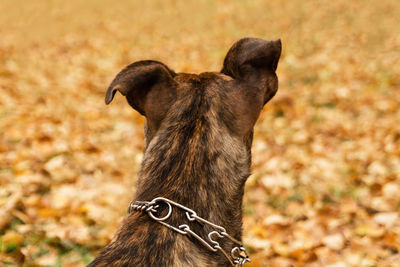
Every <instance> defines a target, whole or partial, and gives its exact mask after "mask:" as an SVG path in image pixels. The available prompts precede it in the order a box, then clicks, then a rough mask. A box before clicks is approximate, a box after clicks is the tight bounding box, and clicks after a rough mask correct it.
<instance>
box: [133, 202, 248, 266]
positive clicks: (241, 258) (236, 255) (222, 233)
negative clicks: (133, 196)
mask: <svg viewBox="0 0 400 267" xmlns="http://www.w3.org/2000/svg"><path fill="white" fill-rule="evenodd" d="M161 203H164V204H166V205H167V206H168V212H167V214H166V215H165V216H164V217H157V216H155V215H154V213H156V212H157V209H158V208H159V206H160V205H159V204H161ZM172 206H175V207H177V208H179V209H181V210H184V211H185V214H186V217H187V218H188V220H189V221H197V222H199V223H204V224H208V225H210V226H211V227H212V228H214V230H213V231H211V232H209V233H208V235H207V238H208V240H205V239H203V238H202V237H200V236H199V235H198V234H196V233H195V232H193V231H192V230H191V229H190V227H189V226H188V225H187V224H181V225H179V226H178V227H176V226H172V225H170V224H168V223H166V222H165V220H167V219H168V218H169V217H171V214H172ZM133 211H141V212H147V214H148V215H149V216H150V218H152V219H153V220H155V221H156V222H158V223H160V224H162V225H164V226H166V227H168V228H170V229H172V230H174V231H176V232H178V233H180V234H182V235H186V234H188V235H191V236H193V237H194V238H196V239H197V240H199V241H200V242H201V243H202V244H203V245H204V246H205V247H207V248H208V249H209V250H211V251H213V252H217V251H220V252H222V254H224V256H225V257H226V258H227V259H228V260H229V262H230V263H231V265H232V266H236V267H241V266H243V264H245V263H246V262H250V258H249V256H248V255H247V253H246V250H245V248H244V247H243V245H242V243H241V242H240V241H238V240H236V239H235V238H233V237H232V236H230V235H229V234H228V233H227V232H226V230H225V228H224V227H222V226H219V225H216V224H213V223H212V222H209V221H207V220H205V219H203V218H201V217H199V216H198V215H197V213H196V212H195V211H193V210H192V209H189V208H187V207H185V206H183V205H181V204H179V203H176V202H174V201H172V200H169V199H167V198H163V197H157V198H155V199H153V200H152V201H150V202H149V201H136V202H131V203H129V208H128V213H132V212H133ZM215 236H216V237H218V238H225V237H226V238H228V239H229V240H231V241H232V242H233V243H234V244H236V245H235V246H234V247H233V248H232V250H231V251H230V253H227V252H226V251H224V250H223V249H222V247H221V246H220V244H219V243H218V242H217V241H215V240H214V239H213V238H215Z"/></svg>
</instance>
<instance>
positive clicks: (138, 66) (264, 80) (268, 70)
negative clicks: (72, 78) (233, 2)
mask: <svg viewBox="0 0 400 267" xmlns="http://www.w3.org/2000/svg"><path fill="white" fill-rule="evenodd" d="M280 54H281V41H280V40H276V41H265V40H262V39H258V38H243V39H241V40H239V41H238V42H236V43H235V44H234V45H233V46H232V47H231V48H230V50H229V51H228V53H227V55H226V57H225V60H224V64H223V68H222V70H221V72H209V73H202V74H200V75H194V74H185V73H175V72H174V71H172V70H171V69H170V68H168V67H167V66H166V65H164V64H163V63H161V62H157V61H150V60H148V61H139V62H135V63H133V64H131V65H129V66H127V67H126V68H124V69H123V70H122V71H121V72H120V73H119V74H118V75H117V76H116V77H115V79H114V80H113V81H112V83H111V85H110V86H109V88H108V90H107V93H106V99H105V101H106V104H109V103H110V102H111V101H112V99H113V97H114V95H115V93H116V92H117V91H119V92H120V93H121V94H122V95H124V96H125V97H126V98H127V100H128V103H129V104H130V105H131V106H132V107H133V108H134V109H135V110H137V111H138V112H139V113H140V114H142V115H143V116H145V117H146V121H147V127H146V128H147V130H146V137H147V140H146V143H147V144H148V143H149V142H150V141H151V140H152V139H153V138H154V137H155V136H156V135H157V133H158V131H159V130H160V129H161V128H162V127H163V126H165V127H168V125H165V123H166V121H168V122H169V123H179V121H175V122H174V121H173V118H175V119H177V120H185V118H186V117H191V118H195V119H201V118H202V116H204V113H205V112H208V113H209V114H211V115H210V116H214V117H215V119H216V120H218V121H220V122H222V123H221V124H220V125H219V126H220V127H226V129H227V130H228V131H229V133H230V134H232V135H235V136H237V137H240V138H242V139H243V141H244V142H245V143H246V144H249V143H251V137H252V130H253V127H254V124H255V122H256V120H257V118H258V116H259V114H260V112H261V110H262V108H263V106H264V105H265V104H266V103H267V102H268V101H269V100H270V99H271V98H272V97H273V96H274V95H275V93H276V91H277V89H278V78H277V76H276V74H275V71H276V69H277V65H278V61H279V57H280ZM194 106H195V108H194ZM177 113H179V114H180V116H174V114H177ZM185 116H186V117H185Z"/></svg>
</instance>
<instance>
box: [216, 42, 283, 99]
mask: <svg viewBox="0 0 400 267" xmlns="http://www.w3.org/2000/svg"><path fill="white" fill-rule="evenodd" d="M281 50H282V44H281V40H280V39H278V40H275V41H265V40H263V39H259V38H243V39H240V40H239V41H237V42H236V43H235V44H234V45H233V46H232V47H231V48H230V49H229V51H228V53H227V55H226V57H225V60H224V66H223V68H222V70H221V73H223V74H225V75H228V76H231V77H232V78H234V79H235V80H237V81H239V82H240V83H242V84H243V85H244V87H247V90H248V91H247V92H244V93H245V94H247V95H248V94H251V95H254V97H257V98H258V99H254V100H259V99H262V100H263V103H262V104H263V105H265V104H266V103H267V102H268V101H269V100H270V99H271V98H272V97H273V96H274V95H275V93H276V91H277V90H278V79H277V76H276V74H275V71H276V69H277V67H278V61H279V58H280V55H281ZM249 100H250V101H251V102H253V100H251V99H249ZM256 102H258V101H256ZM253 103H254V102H253Z"/></svg>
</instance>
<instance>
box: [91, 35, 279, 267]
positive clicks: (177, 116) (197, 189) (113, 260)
mask: <svg viewBox="0 0 400 267" xmlns="http://www.w3.org/2000/svg"><path fill="white" fill-rule="evenodd" d="M280 53H281V43H280V40H276V41H265V40H262V39H257V38H244V39H241V40H239V41H238V42H236V43H235V44H234V45H233V46H232V48H231V49H230V50H229V52H228V54H227V56H226V58H225V61H224V66H223V69H222V70H221V72H205V73H201V74H199V75H195V74H186V73H178V74H176V73H175V72H173V71H172V70H170V69H169V68H168V67H167V66H165V65H164V64H162V63H160V62H157V61H139V62H136V63H133V64H131V65H129V66H128V67H126V68H125V69H123V70H122V71H121V72H120V73H119V74H118V75H117V77H116V78H115V79H114V81H113V82H112V84H111V85H110V87H109V89H108V91H107V94H106V103H107V104H108V103H110V102H111V100H112V99H113V97H114V94H115V92H116V91H120V92H121V93H122V94H123V95H125V96H126V98H127V100H128V103H129V104H130V105H131V106H132V107H133V108H134V109H136V110H137V111H138V112H140V113H141V114H142V115H144V116H145V117H146V126H145V133H146V149H145V154H144V160H143V163H142V166H141V170H140V172H139V179H138V185H137V192H136V196H135V197H134V200H140V201H150V200H152V199H153V198H156V197H166V198H168V199H171V200H173V201H175V202H178V203H180V204H183V205H185V206H187V207H189V208H191V209H193V210H194V211H196V212H197V214H198V215H199V216H200V217H203V218H205V219H207V220H209V221H211V222H213V223H215V224H218V225H221V226H223V227H225V228H226V230H227V232H228V233H229V234H230V235H232V236H233V237H235V238H236V239H239V240H241V235H242V230H241V227H242V209H241V207H242V197H243V193H244V184H245V182H246V179H247V177H248V176H249V174H250V163H251V150H250V149H251V143H252V137H253V127H254V124H255V122H256V120H257V118H258V116H259V114H260V112H261V110H262V108H263V106H264V104H265V103H266V102H268V100H270V99H271V98H272V97H273V96H274V95H275V93H276V91H277V88H278V80H277V76H276V74H275V71H276V68H277V64H278V60H279V57H280ZM164 208H165V207H164ZM164 211H165V210H164ZM168 223H170V224H171V225H175V226H178V225H180V224H183V223H185V224H189V222H188V220H187V219H186V216H185V214H184V213H183V212H177V211H176V210H175V212H173V214H172V216H171V218H170V219H169V220H168ZM190 227H191V228H192V230H194V231H195V232H196V233H198V234H199V235H200V236H203V237H206V234H207V233H208V232H209V231H210V230H211V228H209V227H208V226H203V225H200V224H199V223H196V222H193V223H191V224H190ZM220 243H221V245H222V247H223V248H224V249H225V250H229V251H230V249H231V248H232V242H231V241H229V240H226V239H223V240H220ZM107 265H110V266H230V264H229V262H228V261H227V259H226V258H225V257H224V256H223V255H222V253H219V252H217V253H214V252H210V251H209V250H208V249H207V248H206V247H204V245H202V244H201V243H200V242H198V241H197V240H196V239H194V238H192V237H190V236H184V235H181V234H179V233H177V232H175V231H173V230H171V229H168V228H167V227H165V226H163V225H161V224H159V223H157V222H156V221H154V220H152V219H151V218H150V217H149V216H148V215H147V214H146V213H140V212H134V213H132V214H130V215H128V216H127V218H126V219H125V220H124V222H123V224H122V227H121V229H120V230H119V232H118V234H117V236H116V237H115V239H114V240H113V241H112V242H111V243H110V244H109V245H108V246H107V247H106V248H104V249H103V250H102V251H101V252H100V254H99V255H98V257H97V258H96V259H95V260H94V261H93V262H92V263H91V264H90V265H89V266H107Z"/></svg>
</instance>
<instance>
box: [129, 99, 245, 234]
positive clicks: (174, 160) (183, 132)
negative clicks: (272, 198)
mask: <svg viewBox="0 0 400 267" xmlns="http://www.w3.org/2000/svg"><path fill="white" fill-rule="evenodd" d="M212 101H218V100H217V98H214V100H212ZM210 102H211V100H210ZM185 103H190V105H188V104H186V105H185ZM176 105H177V107H184V109H182V108H180V109H179V108H171V110H173V111H174V112H170V113H169V114H168V116H167V117H166V118H165V120H164V121H163V123H162V125H161V127H160V128H159V130H158V131H157V134H156V135H155V136H154V137H153V138H152V139H151V140H150V142H149V143H148V145H147V147H146V151H145V154H144V161H143V164H142V167H141V170H140V172H139V180H138V187H137V194H136V200H142V201H150V200H152V199H153V198H155V197H160V196H161V197H166V198H169V199H171V200H173V201H175V202H178V203H180V204H183V205H185V206H187V207H189V208H191V209H193V210H195V211H196V212H197V213H198V215H199V216H202V217H204V218H206V219H208V220H210V221H212V222H214V223H216V224H220V225H223V226H224V227H225V226H226V227H227V230H228V231H230V230H231V231H233V233H232V234H234V235H236V237H237V238H240V231H241V230H240V229H241V217H242V216H241V215H242V214H241V210H242V209H241V205H242V197H243V191H244V183H245V181H246V179H247V177H248V176H249V173H250V149H249V146H246V144H245V143H244V142H243V140H241V139H240V138H239V137H237V136H234V135H232V134H231V133H230V132H229V130H228V128H227V127H226V125H224V123H223V122H221V120H220V119H219V118H217V116H216V111H214V110H213V109H212V103H208V100H207V96H205V95H204V94H202V95H199V96H197V98H196V97H192V99H182V101H178V102H177V104H176ZM230 228H232V229H230Z"/></svg>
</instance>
